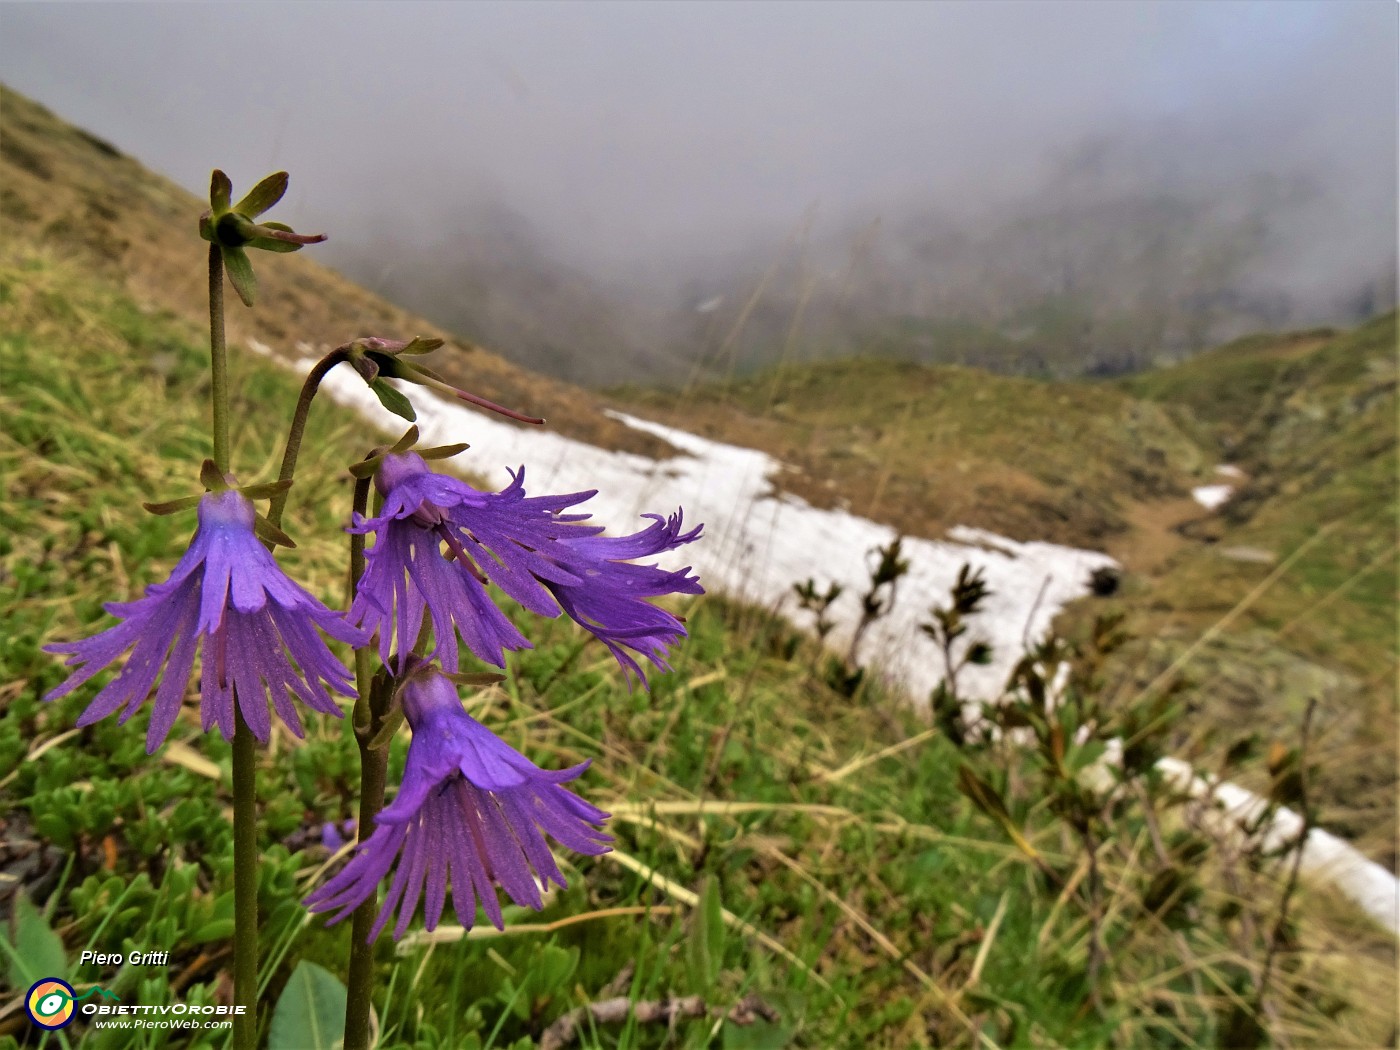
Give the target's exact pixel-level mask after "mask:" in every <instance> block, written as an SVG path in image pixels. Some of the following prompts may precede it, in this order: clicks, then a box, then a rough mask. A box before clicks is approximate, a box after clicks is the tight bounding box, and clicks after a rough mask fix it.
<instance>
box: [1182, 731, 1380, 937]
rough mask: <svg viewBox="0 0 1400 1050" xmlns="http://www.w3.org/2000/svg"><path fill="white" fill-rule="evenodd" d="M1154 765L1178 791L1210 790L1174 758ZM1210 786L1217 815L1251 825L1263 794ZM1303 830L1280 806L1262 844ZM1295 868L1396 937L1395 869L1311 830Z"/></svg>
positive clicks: (1199, 792)
mask: <svg viewBox="0 0 1400 1050" xmlns="http://www.w3.org/2000/svg"><path fill="white" fill-rule="evenodd" d="M1157 768H1158V769H1160V770H1161V771H1162V772H1164V773H1165V774H1166V775H1167V779H1168V780H1169V781H1170V783H1171V784H1172V785H1173V786H1174V787H1175V788H1177V790H1179V791H1184V792H1186V793H1187V794H1190V795H1191V796H1192V797H1194V798H1201V797H1204V796H1205V795H1206V794H1207V793H1208V792H1210V791H1211V788H1212V782H1211V781H1210V780H1207V779H1205V778H1203V777H1200V776H1197V775H1196V771H1195V770H1194V769H1192V768H1191V767H1190V766H1189V765H1187V764H1186V763H1185V762H1183V761H1181V760H1180V759H1178V758H1163V759H1159V760H1158V762H1157ZM1213 787H1214V796H1215V799H1216V801H1217V804H1218V805H1219V806H1220V810H1221V814H1220V815H1221V817H1222V818H1223V819H1226V820H1229V821H1231V822H1233V825H1234V826H1235V827H1240V826H1248V825H1250V824H1252V823H1253V822H1254V821H1256V820H1258V818H1259V815H1260V814H1261V813H1263V812H1264V810H1265V808H1266V804H1265V802H1264V800H1263V799H1262V798H1260V797H1259V796H1258V795H1256V794H1254V793H1253V792H1252V791H1247V790H1245V789H1244V788H1242V787H1240V786H1239V785H1237V784H1229V783H1215V784H1214V785H1213ZM1302 828H1303V818H1302V817H1301V816H1299V815H1298V814H1297V813H1295V812H1293V810H1291V809H1288V808H1287V807H1285V806H1281V807H1279V809H1278V810H1277V811H1276V812H1275V813H1274V818H1273V822H1272V823H1271V824H1270V826H1269V828H1268V830H1267V832H1266V833H1265V835H1264V845H1265V848H1278V847H1281V846H1283V845H1284V844H1285V843H1288V842H1292V841H1294V840H1295V839H1297V837H1298V832H1300V831H1301V830H1302ZM1299 871H1300V872H1302V874H1304V875H1306V876H1307V877H1309V878H1310V879H1314V880H1318V881H1322V882H1330V883H1332V884H1333V885H1335V886H1336V887H1337V888H1338V889H1340V890H1341V891H1342V892H1343V893H1345V894H1346V895H1347V896H1348V897H1349V898H1351V899H1352V900H1353V901H1355V902H1356V904H1357V905H1359V906H1360V907H1361V909H1362V910H1363V911H1365V912H1366V914H1367V915H1369V916H1371V918H1373V919H1375V920H1376V921H1377V922H1379V923H1380V924H1382V925H1383V926H1385V927H1386V928H1387V929H1388V930H1391V931H1392V932H1393V933H1395V934H1396V936H1400V889H1397V884H1396V880H1395V875H1394V873H1393V872H1391V871H1389V870H1387V869H1386V868H1384V867H1382V866H1381V865H1379V864H1377V863H1376V862H1375V861H1372V860H1367V859H1366V858H1365V857H1363V856H1362V855H1361V854H1360V853H1358V852H1357V851H1356V850H1355V849H1353V848H1352V846H1351V845H1350V843H1347V842H1345V841H1343V840H1342V839H1339V838H1338V837H1337V836H1336V835H1333V834H1331V833H1330V832H1327V831H1323V830H1322V829H1321V828H1314V829H1313V830H1312V831H1311V832H1309V833H1308V841H1307V842H1306V843H1305V844H1304V846H1303V856H1302V858H1301V860H1300V862H1299Z"/></svg>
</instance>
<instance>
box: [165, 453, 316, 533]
mask: <svg viewBox="0 0 1400 1050" xmlns="http://www.w3.org/2000/svg"><path fill="white" fill-rule="evenodd" d="M199 480H200V482H201V483H202V484H203V485H204V490H205V491H204V493H202V494H200V495H198V496H181V497H180V498H179V499H172V500H166V501H165V502H164V503H142V504H141V506H142V507H144V508H145V509H146V511H148V512H149V513H151V514H155V515H157V516H160V517H165V516H167V515H170V514H179V513H180V512H181V511H185V510H193V509H194V508H195V507H197V506H199V503H200V501H201V500H203V499H204V496H205V495H207V494H208V493H211V492H230V491H232V492H237V493H239V494H240V495H242V496H243V497H244V498H246V499H248V500H257V499H271V498H272V497H273V496H275V495H277V494H278V493H279V492H286V491H287V490H288V489H289V488H291V487H292V482H291V479H288V480H286V481H265V482H261V483H259V484H256V485H239V484H238V483H237V481H236V480H235V479H234V477H233V475H232V474H224V473H222V472H221V471H220V470H219V468H218V467H216V466H215V465H214V461H213V460H212V459H206V460H205V461H204V463H203V465H202V466H201V467H200V469H199ZM253 531H254V532H255V533H256V534H257V537H258V539H260V540H262V541H263V542H264V543H272V544H276V545H278V546H282V547H287V548H293V549H294V548H295V547H296V544H295V543H294V542H292V538H291V537H290V536H288V535H287V534H286V533H285V532H283V531H282V530H281V529H279V528H278V527H277V526H276V525H274V524H272V522H270V521H268V520H267V518H266V517H264V516H263V515H261V514H258V513H257V512H256V511H254V513H253Z"/></svg>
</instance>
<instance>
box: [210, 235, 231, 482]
mask: <svg viewBox="0 0 1400 1050" xmlns="http://www.w3.org/2000/svg"><path fill="white" fill-rule="evenodd" d="M209 370H210V377H209V378H210V392H209V400H210V404H211V407H212V409H213V417H214V419H213V427H214V466H216V467H218V468H219V473H221V474H227V473H228V468H229V442H228V345H227V344H226V343H225V341H224V257H223V256H222V255H221V254H220V253H219V246H218V245H217V244H211V245H209Z"/></svg>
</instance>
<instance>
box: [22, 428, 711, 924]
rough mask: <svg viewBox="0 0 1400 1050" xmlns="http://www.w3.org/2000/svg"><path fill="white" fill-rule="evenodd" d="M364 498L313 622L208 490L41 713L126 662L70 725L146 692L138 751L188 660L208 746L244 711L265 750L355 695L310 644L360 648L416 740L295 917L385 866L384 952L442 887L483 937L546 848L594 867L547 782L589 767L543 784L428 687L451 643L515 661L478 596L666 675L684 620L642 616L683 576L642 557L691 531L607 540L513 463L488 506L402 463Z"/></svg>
mask: <svg viewBox="0 0 1400 1050" xmlns="http://www.w3.org/2000/svg"><path fill="white" fill-rule="evenodd" d="M375 484H376V486H377V487H378V489H379V492H380V493H381V495H382V496H383V505H382V508H381V510H380V512H379V514H378V515H377V516H375V517H373V518H364V517H362V516H359V515H356V517H355V519H354V521H353V522H352V524H351V526H350V529H349V531H351V532H353V533H359V534H368V535H372V536H373V538H374V544H373V546H372V547H370V548H369V549H368V550H367V552H366V568H365V571H364V574H363V576H362V577H361V579H360V580H359V581H358V586H357V589H356V597H355V599H354V601H353V602H352V604H351V606H350V609H349V610H348V612H346V613H340V612H335V611H332V610H330V609H328V608H326V606H325V605H323V604H322V603H321V602H319V601H318V600H317V599H316V598H314V597H313V596H312V595H310V594H309V593H308V592H307V591H306V590H304V589H303V588H302V587H300V586H299V585H297V584H296V583H294V582H293V581H292V580H291V579H290V578H289V577H288V576H287V575H286V574H285V573H284V572H283V571H282V569H281V568H280V567H279V566H278V564H277V562H276V560H275V559H274V558H273V556H272V554H271V553H270V551H269V550H268V549H267V548H265V547H264V546H263V544H262V543H261V542H260V541H259V539H258V534H257V533H258V530H257V528H255V525H256V524H257V519H256V516H255V513H254V510H253V505H252V503H251V502H250V500H249V498H248V497H247V496H245V495H243V494H242V493H240V492H239V491H237V490H233V489H229V490H226V491H218V492H210V493H208V494H207V495H205V496H204V497H203V498H202V499H200V500H199V503H198V508H199V509H198V520H199V525H198V528H197V530H196V532H195V534H194V538H193V539H192V540H191V542H190V546H189V549H188V550H187V551H186V552H185V555H184V556H183V557H182V558H181V559H180V562H179V564H178V565H176V567H175V570H174V571H173V572H172V573H171V575H170V577H169V579H167V580H166V581H165V582H164V583H161V584H156V585H153V586H151V587H149V588H147V591H146V594H145V596H144V597H142V598H140V599H138V600H136V601H133V602H127V603H113V604H109V605H108V606H107V607H106V608H107V610H108V612H110V613H111V614H112V615H114V616H116V617H118V619H119V620H120V621H121V622H119V623H118V624H116V625H115V626H113V627H110V628H108V629H107V630H105V631H102V632H101V633H99V634H97V635H94V636H92V637H90V638H88V639H85V640H83V641H78V642H66V643H61V644H55V645H50V646H48V647H47V649H48V651H50V652H55V653H64V654H69V657H70V658H69V660H68V664H69V666H73V667H75V668H76V670H74V672H73V673H72V675H71V676H70V677H69V678H68V679H67V680H66V681H65V682H64V683H63V684H62V685H60V686H58V687H57V688H55V689H54V690H52V691H51V692H50V693H48V694H47V696H46V697H45V699H48V700H53V699H57V698H59V697H61V696H64V695H67V694H68V693H70V692H72V691H73V690H74V689H76V688H78V687H79V686H81V685H82V684H83V683H85V682H87V681H88V680H90V679H91V678H92V677H93V676H95V675H96V674H98V672H100V671H101V670H102V669H104V668H105V667H107V666H109V665H111V664H113V663H114V662H116V661H117V660H118V658H119V657H121V655H122V654H123V653H126V652H127V651H128V650H130V651H131V654H130V656H129V657H128V659H127V660H126V663H125V665H124V666H123V667H122V669H121V670H120V671H119V673H118V674H117V675H116V676H115V677H113V678H112V680H111V681H110V682H108V683H107V685H106V686H104V687H103V688H102V689H101V690H100V691H99V692H98V693H97V695H96V697H95V698H94V699H93V701H92V702H91V704H90V705H89V706H88V708H87V709H86V710H85V711H84V712H83V714H82V716H81V717H80V718H79V720H78V724H79V725H83V726H85V725H89V724H91V723H93V722H95V721H97V720H98V719H100V718H103V717H105V716H107V715H109V714H112V713H113V712H115V711H117V710H118V709H121V715H120V719H119V720H120V721H122V722H125V721H126V720H127V719H129V718H130V717H131V716H132V715H134V714H135V713H136V712H137V711H138V710H140V708H141V706H142V705H143V703H144V702H145V701H146V700H147V699H148V698H149V697H150V695H151V693H152V692H153V691H154V692H155V701H154V704H153V706H152V709H151V718H150V727H149V730H148V732H147V737H146V743H147V750H148V751H154V750H155V749H156V748H157V747H158V746H159V745H160V743H161V742H162V741H163V740H164V739H165V737H166V736H167V734H168V733H169V731H170V728H171V726H172V725H173V724H174V722H175V719H176V718H177V716H178V715H179V712H180V708H181V702H182V699H183V697H184V694H185V692H186V690H187V689H188V686H189V682H190V679H191V677H192V674H193V669H194V663H195V658H196V656H198V657H199V658H200V698H201V700H200V711H201V721H202V723H203V726H204V728H205V729H206V730H207V729H210V728H212V727H215V726H217V727H218V728H219V730H220V731H221V732H222V733H223V735H224V736H225V737H226V738H232V736H233V734H234V731H235V728H236V725H237V721H238V716H240V715H241V718H242V720H243V721H244V722H245V723H246V724H247V726H248V728H249V729H250V730H251V731H252V733H253V735H254V736H255V737H257V739H259V740H261V741H266V740H267V739H268V737H269V735H270V733H271V711H276V713H277V715H278V717H279V718H281V720H282V721H283V722H284V723H285V724H286V726H287V727H288V728H289V729H290V730H291V731H292V732H293V733H295V734H296V735H297V736H301V735H302V725H301V721H300V718H299V717H298V714H297V711H296V708H295V706H294V704H293V702H292V698H293V697H295V698H296V699H298V700H300V701H301V702H302V703H304V704H305V705H307V706H308V707H309V708H311V709H312V710H315V711H319V712H321V713H324V714H329V715H334V716H337V717H339V716H340V714H341V712H340V708H339V707H338V706H337V704H336V703H335V701H334V700H333V699H332V698H331V696H330V693H329V690H334V691H336V692H339V693H342V694H344V695H346V696H354V695H355V689H354V684H353V682H352V679H351V676H350V673H349V672H348V671H347V670H346V668H345V665H344V664H343V663H341V661H340V660H339V659H337V658H336V657H335V656H334V655H333V654H332V653H331V651H330V649H329V648H328V647H327V645H326V642H325V640H324V639H323V638H322V637H321V633H318V632H323V633H324V634H325V635H328V636H329V637H331V638H334V639H336V640H338V641H341V642H344V643H346V644H349V645H351V646H355V647H361V646H366V645H371V644H373V639H374V637H375V635H377V636H378V652H379V654H380V657H381V659H382V660H383V661H384V664H385V666H386V668H387V669H388V670H389V672H390V673H391V674H392V675H394V676H395V679H396V681H397V688H396V689H395V690H394V696H395V697H396V698H397V702H398V703H399V704H401V706H402V712H403V715H404V717H405V718H406V720H407V722H408V724H409V727H410V728H411V729H412V731H413V739H412V742H411V743H410V745H409V750H408V756H407V762H406V765H405V770H404V781H403V784H402V785H401V787H400V788H399V791H398V794H397V796H396V798H395V799H394V801H393V803H392V804H391V805H389V806H388V807H387V808H386V809H384V810H383V811H382V812H381V813H380V814H379V815H378V817H377V818H376V821H375V827H374V828H373V831H372V833H370V829H368V828H363V829H361V841H360V844H359V845H358V847H357V848H356V851H355V853H354V855H353V856H352V858H351V860H350V862H349V863H348V864H347V865H346V866H345V867H344V868H343V869H342V870H341V871H340V872H339V873H338V874H337V875H335V876H334V877H333V878H332V879H330V880H329V881H328V882H327V883H325V884H324V885H323V886H321V887H320V888H319V889H318V890H316V891H315V892H314V893H313V894H312V895H311V896H310V897H309V898H308V900H307V904H308V905H309V906H310V907H311V908H312V909H313V910H315V911H325V912H334V914H333V915H332V917H331V921H333V922H334V921H338V920H340V919H342V918H344V917H345V916H346V915H348V914H349V913H350V912H352V911H354V910H355V909H356V908H357V907H358V906H359V905H360V904H362V903H363V902H364V901H366V900H368V899H369V898H370V897H372V896H373V895H374V893H375V892H376V889H377V887H378V885H379V883H380V881H381V880H383V879H384V878H385V877H386V876H388V875H389V873H390V871H391V870H393V878H392V881H391V883H390V885H389V890H388V893H387V896H386V898H385V900H384V903H383V905H382V906H381V908H380V912H379V916H378V918H377V920H376V922H375V924H374V927H373V930H372V932H371V935H370V936H371V939H373V938H374V937H376V936H378V934H379V932H380V931H381V930H382V929H383V927H384V926H385V925H386V923H387V922H388V920H389V919H390V917H392V916H393V915H395V914H396V913H397V916H398V918H397V921H396V922H395V924H394V936H395V937H399V936H402V934H403V933H404V931H405V930H406V928H407V926H408V923H409V922H410V920H411V919H412V917H413V915H414V913H415V912H416V910H417V907H418V904H419V901H420V899H422V900H423V901H424V906H425V917H426V922H427V926H428V928H429V929H432V928H434V927H435V926H436V925H437V923H438V921H439V919H440V917H441V915H442V912H443V908H444V905H445V902H446V899H447V892H448V890H449V888H450V889H451V893H452V899H453V903H454V906H455V909H456V913H457V916H458V919H459V920H460V921H461V922H462V924H463V925H464V926H471V925H472V922H473V920H474V918H475V916H476V911H477V905H478V904H480V905H481V906H482V907H483V908H484V910H485V912H486V914H487V916H488V917H489V918H490V919H491V921H492V922H493V923H495V924H496V925H497V926H498V927H499V926H500V925H501V922H502V918H501V908H500V903H499V901H498V900H497V897H496V893H495V889H494V887H495V886H497V885H499V886H500V887H501V888H502V889H504V890H505V892H506V894H507V895H508V896H509V897H510V898H511V899H512V900H514V901H515V902H516V903H518V904H522V905H528V906H531V907H534V908H540V907H542V906H543V900H542V897H541V893H540V887H541V885H547V884H549V883H551V882H553V883H555V884H557V885H559V886H563V885H564V877H563V875H562V873H561V872H560V870H559V867H558V865H557V864H556V862H555V860H554V858H553V855H552V854H551V852H550V849H549V847H548V845H547V844H546V841H545V836H546V835H548V836H550V837H551V838H553V839H554V840H555V841H556V842H558V843H560V844H561V845H563V846H565V847H568V848H569V849H572V850H574V851H576V852H579V853H583V854H598V853H602V852H605V851H606V850H607V848H608V846H607V843H608V842H610V841H611V840H610V838H609V837H608V836H607V835H606V834H605V833H603V832H602V830H601V828H602V825H603V824H604V822H605V821H606V820H607V819H608V814H607V813H605V812H603V811H602V810H600V809H598V808H596V807H594V806H592V805H590V804H589V803H587V802H585V801H583V800H582V799H580V798H579V797H578V796H577V795H575V794H573V792H571V791H570V790H569V789H568V788H566V787H565V786H564V785H565V784H567V783H569V782H570V781H573V780H575V779H577V778H578V777H579V776H580V775H581V774H582V773H583V771H584V770H585V769H586V768H587V765H588V763H586V762H585V763H583V764H582V765H578V766H574V767H572V768H569V769H564V770H557V771H548V770H544V769H541V768H539V767H538V766H536V765H535V764H534V763H532V762H530V761H529V760H528V759H527V758H525V757H524V756H523V755H521V754H520V753H519V752H517V751H515V750H514V749H513V748H511V747H510V746H509V745H507V744H506V743H504V742H503V741H502V740H500V739H499V738H498V737H497V736H495V735H494V734H493V733H492V732H491V731H490V730H489V729H487V728H486V727H485V726H483V725H482V724H481V723H480V722H477V721H476V720H475V719H473V718H472V717H471V716H469V715H468V714H467V713H466V712H465V710H464V709H463V707H462V704H461V701H460V699H459V698H458V695H457V690H456V687H455V685H454V684H453V682H452V680H451V679H450V678H448V677H447V676H446V675H445V674H444V673H443V671H446V672H447V673H449V674H450V673H455V672H457V671H458V669H459V662H460V661H459V647H458V639H459V638H460V640H461V642H462V643H463V644H465V646H466V648H467V649H468V651H469V652H470V653H472V654H473V655H474V656H475V657H477V658H478V659H480V660H482V661H484V662H486V663H489V664H494V665H496V666H498V667H501V666H504V664H505V653H506V652H509V651H514V650H518V649H523V648H528V647H529V646H530V642H529V641H528V640H527V639H526V638H525V636H524V635H523V634H522V633H521V632H520V630H519V629H518V628H517V627H516V626H515V625H514V624H513V623H512V622H511V620H510V619H509V618H508V617H507V616H506V615H505V614H504V613H503V612H502V611H501V609H500V607H499V606H498V605H497V604H496V602H495V600H494V599H493V597H492V595H491V593H490V592H489V591H488V584H494V585H495V586H496V587H498V588H499V589H500V590H501V591H502V592H504V593H505V594H506V595H508V596H509V597H510V598H512V599H513V600H515V601H516V602H518V603H519V604H520V605H521V606H523V607H524V608H525V609H527V610H529V611H531V612H533V613H536V614H538V615H541V616H548V617H556V616H559V615H560V614H561V613H562V614H563V615H565V616H568V617H569V618H570V619H572V620H574V621H575V622H576V623H578V624H579V625H580V626H582V627H583V628H584V629H585V630H587V631H588V632H590V633H591V634H592V635H594V636H595V637H596V638H598V639H599V640H600V641H602V642H603V644H604V645H606V646H607V647H608V649H609V650H610V651H611V652H612V654H613V655H614V656H615V657H616V659H617V661H618V663H619V665H620V666H621V668H622V670H623V672H624V676H625V677H626V678H627V680H628V682H629V685H630V683H631V680H632V678H633V677H634V676H635V678H636V679H637V680H639V681H640V682H641V683H642V684H643V685H646V684H647V680H646V675H645V672H644V670H643V667H642V664H641V663H640V662H639V658H640V659H641V660H645V661H649V662H650V663H651V664H652V665H653V666H654V667H656V668H659V669H662V670H665V669H666V668H667V663H666V656H667V652H668V650H669V648H670V647H671V646H672V645H674V644H675V643H676V642H677V641H679V639H681V638H682V637H684V636H685V627H684V624H683V623H682V621H681V620H680V619H679V618H678V617H676V616H675V615H673V614H672V613H670V612H668V611H666V610H664V609H662V608H659V607H657V606H655V605H653V604H651V602H650V600H649V599H652V598H657V597H660V596H663V595H668V594H700V593H702V591H701V588H700V584H699V581H698V579H697V578H696V577H695V576H693V575H691V574H690V570H689V568H685V569H680V570H675V571H672V570H666V569H662V568H660V567H658V566H656V565H652V564H639V563H638V559H645V558H651V557H653V556H656V555H659V554H663V553H665V552H667V551H671V550H675V549H676V548H678V547H680V546H682V545H684V544H687V543H690V542H693V541H694V540H695V539H697V538H698V537H699V535H700V532H701V527H699V526H697V527H695V528H692V529H690V530H688V531H686V530H683V528H682V517H681V514H680V512H677V513H676V514H674V515H671V516H670V517H669V518H663V517H661V516H659V515H649V516H648V517H649V518H651V523H650V524H649V525H647V526H646V527H644V528H642V529H641V530H640V531H638V532H636V533H634V534H632V535H628V536H614V537H609V536H604V535H602V533H603V529H602V528H601V527H600V526H597V525H590V524H588V523H587V518H588V515H587V514H584V513H579V512H577V511H576V510H575V508H577V506H578V505H579V504H580V503H582V502H584V501H585V500H587V499H588V498H590V497H591V496H592V495H594V493H593V492H576V493H571V494H568V495H561V496H527V495H526V492H525V471H524V468H523V467H522V468H521V469H520V470H519V471H517V472H515V473H513V475H512V481H511V484H510V485H508V486H507V487H506V488H504V489H503V490H501V491H500V492H481V491H478V490H477V489H475V488H473V487H472V486H470V485H468V484H467V483H466V482H464V481H461V480H458V479H456V478H453V477H449V476H447V475H444V474H439V473H436V472H434V471H432V470H430V469H429V468H428V466H427V464H426V463H425V461H424V459H423V458H422V457H421V456H420V455H418V454H417V453H414V452H409V451H391V452H390V453H389V454H386V455H383V456H382V457H381V458H380V461H379V464H378V468H377V470H376V473H375ZM263 525H264V526H265V525H266V523H265V522H264V523H263ZM425 623H427V624H430V625H431V627H432V631H431V640H430V641H426V639H427V637H428V636H427V635H426V634H425V635H424V639H425V644H424V645H419V644H418V642H419V639H420V632H421V627H422V626H423V625H424V624H425ZM439 667H440V668H442V671H440V670H439V669H438V668H439ZM158 678H159V683H158V684H157V679H158ZM235 712H236V713H235ZM366 836H368V837H366ZM396 861H397V868H396V869H395V862H396Z"/></svg>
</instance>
